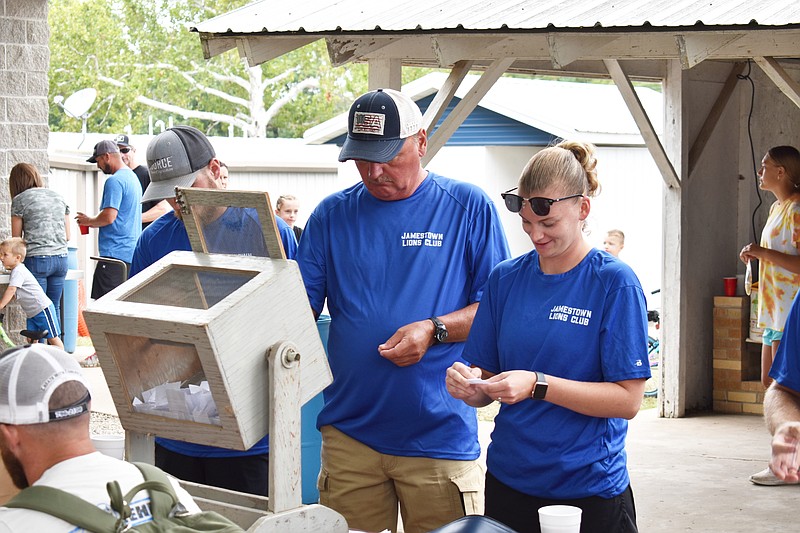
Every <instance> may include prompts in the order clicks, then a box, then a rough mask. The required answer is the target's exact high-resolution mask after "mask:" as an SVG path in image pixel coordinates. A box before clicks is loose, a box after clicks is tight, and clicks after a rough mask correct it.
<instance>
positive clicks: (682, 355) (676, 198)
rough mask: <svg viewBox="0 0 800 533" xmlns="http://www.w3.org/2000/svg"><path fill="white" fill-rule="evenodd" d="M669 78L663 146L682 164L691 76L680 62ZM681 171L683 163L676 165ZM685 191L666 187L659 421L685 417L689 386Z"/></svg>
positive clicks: (673, 66)
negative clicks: (669, 121) (669, 119)
mask: <svg viewBox="0 0 800 533" xmlns="http://www.w3.org/2000/svg"><path fill="white" fill-rule="evenodd" d="M668 67H669V68H668V71H667V77H666V78H665V80H664V97H665V103H666V108H667V109H666V112H667V116H670V117H673V121H674V124H673V127H671V128H666V132H665V145H666V148H667V149H668V150H669V151H670V153H671V155H672V156H673V157H675V158H676V160H677V161H678V163H680V161H681V159H680V158H681V154H682V153H683V151H684V150H688V147H684V140H685V139H686V137H687V130H688V125H687V123H686V121H685V120H684V117H685V107H686V105H687V102H686V101H685V100H684V96H685V95H688V92H689V90H688V76H687V74H686V71H684V70H683V68H682V67H681V64H680V61H679V60H677V59H675V60H672V61H670V62H669V65H668ZM678 168H680V164H679V165H678ZM683 193H684V191H683V189H682V188H680V187H665V188H664V212H663V216H664V220H667V221H669V223H668V224H664V229H663V232H664V233H663V238H662V242H663V247H664V253H663V256H664V257H665V258H669V259H668V260H665V261H664V270H663V276H662V284H661V310H662V313H661V317H662V320H661V361H662V363H661V366H662V367H663V368H662V369H661V373H662V381H661V383H662V386H661V394H660V395H659V396H658V407H657V408H658V411H659V416H662V417H666V418H680V417H682V416H684V414H685V412H686V402H685V399H686V394H685V391H684V386H685V385H684V384H685V381H684V380H683V379H682V377H683V376H684V375H685V373H686V366H687V360H688V352H687V350H686V349H684V348H685V347H686V339H685V338H684V337H685V334H684V331H685V329H686V328H685V326H686V318H685V315H684V314H683V313H682V310H683V306H684V305H685V303H686V301H687V299H688V295H687V293H686V288H685V285H686V283H687V279H688V276H687V278H684V277H682V273H683V272H684V271H685V270H684V269H686V268H687V266H688V263H689V261H688V258H687V256H686V246H687V243H685V242H683V239H682V236H683V234H684V231H683V230H684V229H685V227H684V220H685V219H684V216H683V202H684V199H683Z"/></svg>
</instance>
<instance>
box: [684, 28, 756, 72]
mask: <svg viewBox="0 0 800 533" xmlns="http://www.w3.org/2000/svg"><path fill="white" fill-rule="evenodd" d="M743 35H744V33H691V34H680V35H676V36H675V40H676V42H677V43H678V52H679V53H680V60H681V66H682V67H683V68H684V69H690V68H692V67H693V66H695V65H697V64H699V63H701V62H703V61H705V60H706V59H708V58H709V57H711V56H712V54H714V52H716V51H718V50H720V49H721V48H722V47H723V46H725V45H726V44H729V43H732V42H733V41H736V40H737V39H740V38H742V36H743Z"/></svg>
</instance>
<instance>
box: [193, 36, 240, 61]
mask: <svg viewBox="0 0 800 533" xmlns="http://www.w3.org/2000/svg"><path fill="white" fill-rule="evenodd" d="M200 46H202V48H203V57H204V58H205V59H211V58H212V57H214V56H217V55H219V54H222V53H224V52H227V51H228V50H233V49H234V48H236V37H228V38H225V37H215V36H214V34H209V33H201V34H200Z"/></svg>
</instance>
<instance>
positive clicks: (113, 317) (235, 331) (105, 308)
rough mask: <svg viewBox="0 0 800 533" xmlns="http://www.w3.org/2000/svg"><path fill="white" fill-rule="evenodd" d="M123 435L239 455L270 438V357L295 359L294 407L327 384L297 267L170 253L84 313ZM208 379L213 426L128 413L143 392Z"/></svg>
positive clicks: (267, 261) (269, 261) (324, 362)
mask: <svg viewBox="0 0 800 533" xmlns="http://www.w3.org/2000/svg"><path fill="white" fill-rule="evenodd" d="M84 317H85V319H86V323H87V326H88V328H89V331H90V332H91V335H92V341H93V343H94V346H95V348H96V350H97V354H98V357H99V359H100V364H101V366H102V368H103V372H104V374H105V377H106V381H107V382H108V386H109V389H110V391H111V394H112V396H113V398H114V403H115V405H116V408H117V412H118V414H119V417H120V421H121V423H122V425H123V427H125V429H126V430H129V431H136V432H140V433H151V434H155V435H157V436H161V437H167V438H171V439H177V440H185V441H189V442H194V443H199V444H207V445H213V446H221V447H226V448H232V449H239V450H244V449H248V448H250V447H251V446H252V445H253V444H255V443H256V442H257V441H258V440H260V439H261V438H263V437H264V435H266V434H267V433H268V431H269V429H268V427H269V414H268V413H269V400H268V398H269V390H268V382H269V379H268V364H267V359H266V357H267V353H268V351H269V349H270V348H271V347H272V346H274V345H276V344H278V343H280V342H283V341H289V342H291V343H293V344H294V345H295V346H297V349H298V352H299V353H300V372H299V375H300V401H301V403H305V402H307V401H308V400H310V399H311V398H312V397H314V396H315V395H316V394H318V393H319V392H320V391H322V389H324V388H325V387H326V386H327V385H328V384H330V382H331V381H332V376H331V373H330V369H329V367H328V362H327V359H326V356H325V351H324V349H323V346H322V342H321V340H320V337H319V333H318V330H317V326H316V322H315V320H314V316H313V313H312V311H311V308H310V306H309V304H308V298H307V296H306V292H305V289H304V287H303V283H302V279H301V277H300V271H299V269H298V267H297V264H296V263H295V262H293V261H288V260H285V259H268V258H263V257H254V256H238V255H222V254H204V253H196V252H172V253H171V254H169V255H168V256H166V257H164V258H163V259H161V260H160V261H158V262H157V263H155V264H153V265H151V266H150V267H149V268H147V269H145V270H143V271H142V272H140V273H139V274H137V275H136V276H135V277H133V278H131V279H129V280H128V281H127V282H125V283H124V284H122V285H121V286H119V287H117V288H116V289H114V290H113V291H112V292H110V293H108V294H107V295H106V296H104V297H103V298H101V299H99V300H97V301H95V302H93V303H92V305H91V306H89V307H88V308H87V309H86V310H85V311H84ZM199 371H202V372H203V373H204V374H205V379H207V380H208V383H209V386H210V389H211V394H212V396H213V398H214V401H215V403H216V405H217V409H218V411H219V415H220V419H219V425H216V424H211V423H200V422H195V421H191V420H177V419H173V418H167V417H164V416H157V415H153V414H150V413H140V412H136V411H134V410H133V407H132V402H133V399H134V398H135V397H137V396H139V397H140V395H141V393H142V391H145V390H148V389H150V388H152V387H155V386H156V385H160V384H163V383H166V382H170V381H183V380H186V379H188V378H191V377H192V376H194V375H195V374H197V373H198V372H199Z"/></svg>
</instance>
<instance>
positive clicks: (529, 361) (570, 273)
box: [447, 142, 650, 533]
mask: <svg viewBox="0 0 800 533" xmlns="http://www.w3.org/2000/svg"><path fill="white" fill-rule="evenodd" d="M596 163H597V161H596V159H595V157H594V148H593V146H592V145H590V144H585V143H576V142H562V143H560V144H559V145H557V146H554V147H550V148H546V149H545V150H542V151H541V152H539V153H537V154H536V155H535V156H533V158H531V160H530V161H529V162H528V164H527V166H526V167H525V169H524V170H523V172H522V176H521V177H520V180H519V186H518V187H517V188H516V189H518V191H517V194H514V193H513V191H514V189H512V190H511V191H508V192H506V193H503V195H502V196H503V199H504V200H505V204H506V207H507V208H508V209H509V210H511V211H512V212H515V213H519V216H520V218H521V221H522V229H523V231H525V233H527V234H528V236H529V237H530V239H531V242H532V243H533V246H534V250H533V251H531V252H529V253H527V254H525V255H522V256H520V257H517V258H515V259H510V260H508V261H505V262H503V263H500V264H499V265H498V266H497V267H496V268H495V269H494V270H493V271H492V274H491V275H490V277H489V280H488V282H487V284H486V287H485V289H484V295H483V299H482V300H481V304H480V306H479V307H478V313H477V316H476V317H475V321H474V322H473V325H472V329H471V331H470V335H469V339H468V340H467V344H466V347H465V349H464V358H465V359H466V360H467V361H468V362H469V363H470V365H472V367H468V366H466V365H464V364H462V363H455V364H454V365H453V366H452V367H450V368H449V369H448V371H447V389H448V391H449V392H450V394H451V395H452V396H453V397H455V398H457V399H461V400H463V401H464V402H466V403H467V404H469V405H472V406H474V407H481V406H484V405H487V404H489V403H490V402H492V401H495V400H496V401H499V402H500V403H501V407H500V412H499V413H498V415H497V417H496V418H495V428H494V431H493V432H492V443H491V444H490V445H489V450H488V453H487V469H488V471H487V474H486V515H487V516H491V517H493V518H495V519H498V520H500V521H501V522H504V523H505V524H507V525H508V526H510V527H512V528H514V529H515V530H517V531H520V532H527V531H533V532H537V533H538V532H539V518H538V514H537V510H538V509H539V508H540V507H543V506H545V505H554V504H564V505H573V506H576V507H580V508H581V509H582V522H581V531H582V532H587V531H588V532H593V531H597V532H607V531H615V532H623V533H629V532H635V531H637V527H636V512H635V507H634V501H633V493H632V491H631V488H630V479H629V477H628V471H627V466H626V454H625V436H626V434H627V429H628V422H627V420H629V419H631V418H633V417H634V416H635V415H636V413H637V412H638V410H639V407H640V405H641V401H642V394H643V391H644V382H645V379H646V378H648V377H649V376H650V366H649V364H648V359H647V318H646V305H645V298H644V294H643V292H642V289H641V286H640V284H639V280H638V279H637V278H636V276H635V274H634V273H633V271H632V270H631V269H630V268H629V267H628V266H627V265H625V263H623V262H622V261H619V260H618V259H616V258H615V257H613V256H612V255H611V254H609V253H607V252H605V251H600V250H597V249H595V248H593V247H592V246H591V245H590V244H589V243H588V242H587V240H586V239H585V238H584V233H583V229H584V225H585V221H586V218H587V217H588V216H589V211H590V208H591V200H590V198H591V197H593V196H594V195H595V194H596V193H597V192H598V191H599V188H600V185H599V183H598V181H597V173H596V171H595V166H596Z"/></svg>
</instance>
